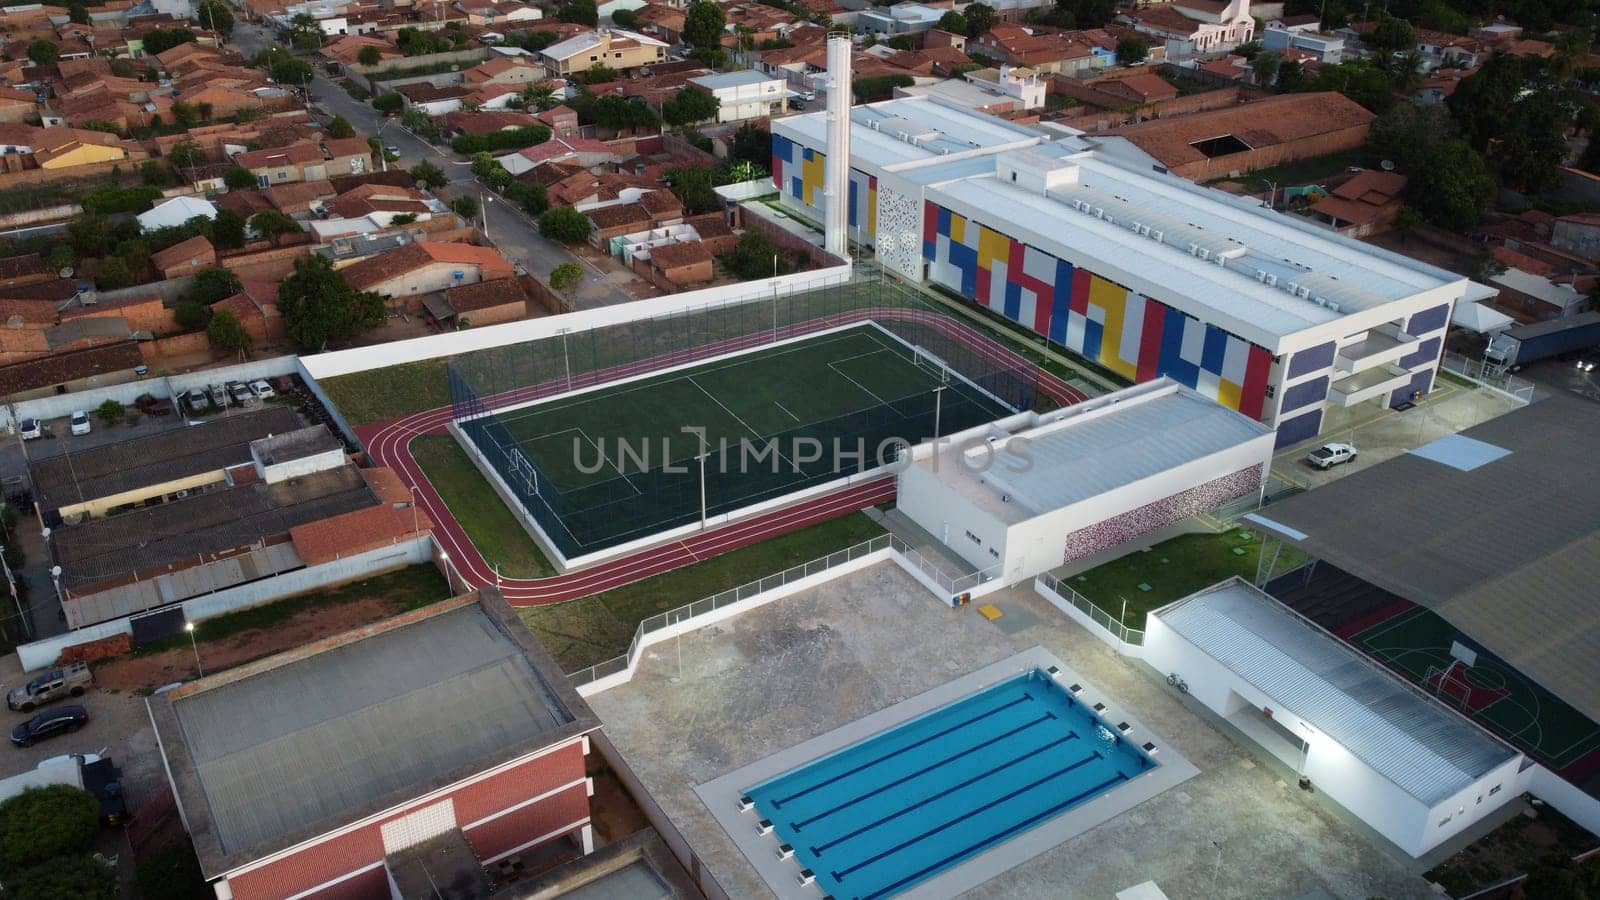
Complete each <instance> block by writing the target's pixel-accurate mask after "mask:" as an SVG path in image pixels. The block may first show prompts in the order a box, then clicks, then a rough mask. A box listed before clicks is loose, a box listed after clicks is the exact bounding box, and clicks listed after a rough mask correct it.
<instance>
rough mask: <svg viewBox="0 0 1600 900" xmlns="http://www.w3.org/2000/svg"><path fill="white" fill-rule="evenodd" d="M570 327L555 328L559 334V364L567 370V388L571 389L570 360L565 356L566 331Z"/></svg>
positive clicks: (569, 329)
mask: <svg viewBox="0 0 1600 900" xmlns="http://www.w3.org/2000/svg"><path fill="white" fill-rule="evenodd" d="M571 330H572V329H571V328H557V329H556V334H559V335H561V365H562V368H564V369H566V372H567V390H569V391H570V390H572V360H571V358H570V357H568V356H567V332H569V331H571Z"/></svg>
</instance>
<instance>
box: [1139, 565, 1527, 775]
mask: <svg viewBox="0 0 1600 900" xmlns="http://www.w3.org/2000/svg"><path fill="white" fill-rule="evenodd" d="M1152 615H1155V616H1156V617H1157V618H1159V619H1160V620H1161V621H1162V622H1163V623H1164V624H1166V625H1167V626H1168V627H1169V628H1171V629H1172V630H1173V631H1175V632H1177V633H1178V634H1179V635H1180V636H1182V637H1183V638H1184V639H1186V640H1188V641H1189V642H1190V643H1192V644H1194V645H1195V646H1196V647H1197V648H1199V649H1200V650H1201V651H1202V652H1204V653H1206V654H1207V655H1209V656H1211V657H1212V658H1213V659H1216V660H1217V661H1218V662H1220V663H1222V664H1223V665H1225V666H1227V667H1228V668H1229V669H1231V670H1232V671H1233V672H1235V673H1237V674H1238V675H1239V676H1240V677H1241V678H1243V679H1245V680H1246V681H1248V682H1249V683H1250V684H1251V685H1253V686H1254V687H1256V689H1258V690H1260V691H1261V692H1262V693H1265V694H1266V695H1267V696H1269V697H1272V698H1273V699H1274V700H1275V701H1276V702H1278V703H1280V704H1282V706H1283V708H1284V709H1285V710H1286V711H1289V712H1293V713H1294V714H1296V715H1298V716H1300V717H1301V718H1303V719H1305V720H1306V721H1307V722H1310V723H1311V725H1312V726H1313V727H1315V728H1317V729H1318V730H1320V731H1322V732H1323V733H1324V734H1326V735H1327V736H1328V737H1330V738H1332V739H1333V740H1335V741H1337V742H1339V744H1340V745H1341V746H1343V747H1344V748H1345V749H1347V750H1349V751H1350V753H1351V754H1353V755H1354V756H1355V757H1356V758H1357V759H1360V760H1361V761H1362V762H1365V763H1366V764H1367V765H1368V766H1370V767H1371V768H1372V769H1373V770H1374V771H1376V772H1378V773H1379V774H1380V775H1382V776H1384V777H1385V778H1387V779H1388V780H1389V781H1391V782H1393V783H1394V784H1395V785H1396V786H1397V787H1399V788H1400V789H1401V790H1403V791H1405V792H1406V793H1407V794H1410V795H1411V796H1412V797H1415V798H1416V799H1417V800H1419V801H1421V802H1423V803H1425V804H1427V805H1428V806H1433V805H1435V804H1437V803H1439V802H1440V801H1442V800H1444V799H1446V798H1448V797H1449V796H1450V795H1452V794H1454V793H1456V792H1458V791H1460V790H1462V789H1463V788H1465V787H1467V786H1468V785H1469V784H1471V783H1472V782H1473V781H1476V780H1477V779H1478V778H1480V777H1482V776H1483V775H1485V774H1487V773H1488V772H1489V771H1490V770H1492V769H1493V768H1495V767H1496V766H1498V765H1501V764H1502V763H1504V762H1505V761H1507V760H1509V759H1510V758H1511V757H1512V756H1513V755H1515V754H1514V752H1513V751H1512V750H1511V749H1510V748H1509V747H1507V746H1505V745H1504V744H1501V743H1500V742H1498V741H1496V740H1494V739H1493V738H1491V737H1489V736H1488V735H1487V734H1485V733H1483V732H1482V731H1480V730H1479V729H1477V728H1475V727H1473V726H1472V725H1470V724H1468V723H1467V722H1465V721H1463V720H1462V719H1461V718H1459V717H1458V716H1456V715H1454V714H1453V713H1450V712H1449V711H1447V710H1445V709H1443V708H1442V707H1440V706H1439V705H1438V704H1437V703H1436V702H1435V701H1433V700H1430V699H1429V698H1428V697H1426V696H1424V695H1423V694H1421V693H1419V692H1417V691H1416V690H1415V689H1413V688H1411V687H1410V686H1409V685H1406V684H1404V683H1402V682H1401V681H1400V680H1399V679H1398V678H1396V677H1395V676H1394V675H1391V674H1390V673H1388V672H1386V671H1384V670H1383V669H1381V668H1379V667H1378V666H1377V665H1376V664H1374V663H1372V662H1371V661H1369V660H1367V659H1366V658H1365V657H1363V656H1361V655H1360V654H1358V653H1356V652H1355V651H1354V650H1351V649H1350V648H1349V647H1347V646H1345V645H1344V644H1342V643H1340V642H1339V641H1337V640H1335V639H1333V638H1332V637H1329V636H1328V635H1327V634H1326V633H1324V632H1323V631H1321V630H1320V629H1318V628H1316V627H1315V626H1313V625H1311V624H1309V623H1308V622H1306V621H1305V620H1304V619H1302V618H1300V617H1299V616H1297V615H1295V614H1294V613H1293V612H1291V611H1290V610H1288V609H1287V608H1285V607H1283V606H1282V605H1281V604H1279V603H1278V602H1277V601H1276V600H1273V599H1272V598H1271V597H1268V596H1267V595H1265V594H1263V593H1261V592H1260V591H1258V590H1256V589H1255V588H1252V587H1250V586H1249V585H1247V584H1245V583H1244V582H1242V581H1238V580H1234V581H1230V582H1226V583H1224V584H1221V585H1218V586H1216V587H1214V588H1210V589H1207V590H1206V591H1203V592H1201V593H1199V594H1195V595H1194V596H1191V597H1189V598H1188V599H1185V600H1180V601H1179V602H1178V603H1176V604H1174V605H1172V606H1169V607H1167V608H1166V609H1164V610H1161V611H1159V612H1156V613H1153V614H1152Z"/></svg>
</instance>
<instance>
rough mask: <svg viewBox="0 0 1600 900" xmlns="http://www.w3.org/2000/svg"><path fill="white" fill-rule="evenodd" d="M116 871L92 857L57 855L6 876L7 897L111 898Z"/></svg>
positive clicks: (55, 899) (41, 899)
mask: <svg viewBox="0 0 1600 900" xmlns="http://www.w3.org/2000/svg"><path fill="white" fill-rule="evenodd" d="M116 896H117V873H116V870H115V869H113V868H111V867H110V866H107V865H104V864H102V863H99V862H96V861H95V860H94V859H93V858H92V857H90V856H88V855H85V854H79V855H77V856H58V857H56V858H55V859H51V860H48V861H46V862H42V863H38V864H37V865H32V866H29V867H28V868H26V869H23V870H22V871H20V872H16V873H15V874H8V875H7V876H6V898H7V900H112V898H114V897H116Z"/></svg>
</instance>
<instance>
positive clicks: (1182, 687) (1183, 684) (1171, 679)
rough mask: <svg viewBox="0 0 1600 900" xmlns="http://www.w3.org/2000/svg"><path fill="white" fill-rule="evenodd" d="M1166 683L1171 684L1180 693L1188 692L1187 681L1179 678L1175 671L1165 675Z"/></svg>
mask: <svg viewBox="0 0 1600 900" xmlns="http://www.w3.org/2000/svg"><path fill="white" fill-rule="evenodd" d="M1167 684H1169V685H1171V686H1172V687H1175V688H1177V689H1178V693H1180V694H1187V693H1189V682H1187V681H1184V680H1183V679H1182V678H1179V677H1178V673H1177V672H1173V673H1172V674H1170V675H1168V676H1167Z"/></svg>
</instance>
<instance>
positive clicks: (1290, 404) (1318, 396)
mask: <svg viewBox="0 0 1600 900" xmlns="http://www.w3.org/2000/svg"><path fill="white" fill-rule="evenodd" d="M1326 399H1328V377H1327V376H1326V375H1324V376H1322V377H1320V378H1313V379H1311V380H1310V381H1302V382H1301V383H1299V384H1297V385H1294V386H1293V387H1289V388H1285V389H1284V391H1283V406H1282V409H1281V410H1280V411H1279V415H1282V414H1283V413H1289V412H1293V411H1295V410H1297V409H1300V408H1302V407H1306V406H1310V405H1311V404H1313V403H1321V402H1322V401H1324V400H1326Z"/></svg>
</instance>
